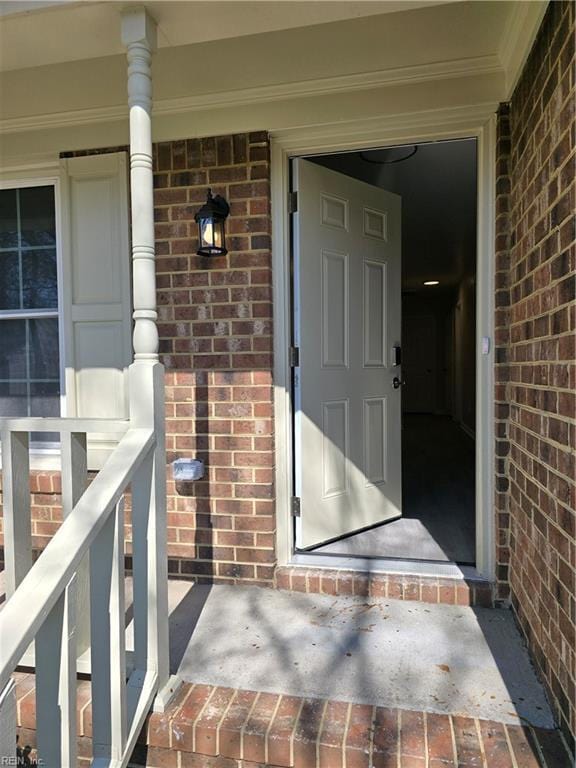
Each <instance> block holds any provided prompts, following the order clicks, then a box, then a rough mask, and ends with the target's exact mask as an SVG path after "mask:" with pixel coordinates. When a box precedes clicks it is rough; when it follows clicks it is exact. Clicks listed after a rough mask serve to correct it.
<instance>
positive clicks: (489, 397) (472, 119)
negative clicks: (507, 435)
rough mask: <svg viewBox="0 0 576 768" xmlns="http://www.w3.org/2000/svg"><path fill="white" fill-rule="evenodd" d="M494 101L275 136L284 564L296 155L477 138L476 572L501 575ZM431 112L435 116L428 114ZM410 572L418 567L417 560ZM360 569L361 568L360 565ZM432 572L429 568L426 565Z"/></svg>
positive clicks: (282, 555)
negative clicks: (291, 198)
mask: <svg viewBox="0 0 576 768" xmlns="http://www.w3.org/2000/svg"><path fill="white" fill-rule="evenodd" d="M494 111H495V110H494V107H493V105H486V104H484V105H476V106H474V107H471V108H468V109H458V110H450V111H449V112H447V111H446V110H444V111H442V110H440V111H438V112H434V111H431V112H428V113H426V114H422V113H419V114H418V115H405V116H403V117H402V116H398V117H396V118H395V119H394V120H393V121H390V120H389V119H385V118H380V119H378V120H376V119H375V120H370V121H358V122H354V121H350V122H348V123H346V124H345V125H342V124H341V123H339V124H336V125H328V126H323V127H316V128H314V129H312V130H311V129H307V128H305V129H300V130H297V129H293V130H288V131H278V132H276V133H274V134H273V136H272V142H271V178H272V261H273V267H272V274H273V300H274V417H275V431H276V434H275V444H276V470H275V481H276V521H277V534H276V551H277V560H278V565H280V566H283V565H288V564H290V563H292V562H294V554H293V531H292V518H291V513H290V497H291V495H292V476H293V462H292V410H291V408H292V404H291V396H290V377H291V373H290V367H289V365H288V349H289V346H290V342H291V310H290V291H291V285H290V241H289V235H290V221H289V214H288V191H289V183H288V182H289V161H290V159H291V158H292V157H296V156H299V155H306V154H314V153H316V154H321V153H322V154H323V153H328V152H338V151H341V152H345V151H350V150H352V149H358V148H360V147H362V148H370V147H382V146H386V145H388V146H390V145H392V144H395V143H399V142H404V143H415V142H418V141H423V140H435V139H436V140H437V139H449V138H452V139H461V138H476V139H477V142H478V143H477V147H478V155H477V157H478V160H477V163H478V197H477V200H478V203H477V207H478V223H477V302H476V306H477V309H476V315H477V316H476V335H477V339H478V343H477V344H476V355H477V357H476V363H477V366H476V392H477V400H476V435H477V440H476V510H477V512H476V570H477V572H478V573H479V574H480V576H481V577H483V578H486V579H489V580H493V579H494V578H495V523H494V509H493V505H492V499H493V485H494V424H493V422H494V409H493V391H494V370H493V369H494V356H493V348H494V345H493V344H491V345H490V352H489V353H488V354H487V355H482V354H481V344H480V339H481V338H482V337H483V336H487V337H489V338H490V339H493V338H494V214H495V211H494V173H495V162H496V159H495V158H496V155H495V151H496V116H495V114H494ZM426 118H428V120H426ZM410 567H411V572H415V569H416V566H415V565H414V563H413V562H412V563H411V565H410ZM360 569H361V568H360ZM422 570H423V571H425V570H426V569H422ZM423 575H425V574H423Z"/></svg>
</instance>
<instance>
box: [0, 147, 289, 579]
mask: <svg viewBox="0 0 576 768" xmlns="http://www.w3.org/2000/svg"><path fill="white" fill-rule="evenodd" d="M119 150H126V148H125V147H124V148H122V147H121V148H114V149H99V150H90V151H88V152H79V153H67V154H93V153H101V152H110V151H119ZM269 176H270V164H269V145H268V136H267V134H266V133H265V132H259V133H250V134H240V135H235V136H222V137H217V138H206V139H192V140H188V141H175V142H170V143H161V144H157V145H155V146H154V184H155V196H154V202H155V220H156V253H157V289H158V290H157V298H158V315H159V332H160V353H161V360H162V362H163V363H164V365H165V367H166V417H167V424H166V426H167V452H168V461H171V460H172V459H174V458H176V457H180V456H194V457H198V458H202V459H203V460H204V461H205V463H206V467H207V477H206V479H205V480H203V481H199V482H196V483H190V484H181V485H180V486H179V487H178V488H176V487H175V484H174V482H173V481H172V479H171V473H170V472H169V479H168V500H167V503H168V556H169V570H170V573H171V574H175V575H176V574H179V575H182V576H187V577H191V576H198V577H201V578H210V579H217V580H224V581H230V582H235V581H237V580H239V579H241V580H243V581H246V580H248V581H251V582H253V583H260V584H271V583H272V579H273V575H274V563H275V548H274V544H275V517H274V490H273V473H274V442H273V423H272V418H273V405H272V270H271V253H270V240H271V236H270V227H271V225H270V179H269ZM209 187H211V188H212V190H213V192H214V193H215V194H216V193H218V194H222V195H224V196H225V197H226V199H227V200H228V201H229V202H230V206H231V212H230V217H229V219H228V220H227V224H226V230H227V245H228V249H229V253H228V255H227V256H224V257H219V258H211V259H208V258H202V257H198V256H196V248H197V237H196V223H195V222H194V214H195V212H196V211H197V210H198V208H199V207H200V205H202V203H203V202H204V201H205V199H206V193H207V190H208V188H209ZM59 483H60V477H59V473H58V472H44V473H36V472H34V473H32V478H31V490H32V492H33V497H32V518H33V522H32V532H33V546H34V548H35V549H37V550H41V549H43V548H44V546H46V544H47V542H48V541H49V540H50V538H51V536H52V535H53V534H54V532H55V531H56V529H57V528H58V525H59V523H60V521H61V509H60V496H59ZM127 512H128V515H127V517H128V516H129V509H128V510H127ZM0 522H1V521H0ZM127 539H128V544H127V549H128V551H129V549H130V542H129V539H130V529H129V526H127Z"/></svg>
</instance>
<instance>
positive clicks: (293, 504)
mask: <svg viewBox="0 0 576 768" xmlns="http://www.w3.org/2000/svg"><path fill="white" fill-rule="evenodd" d="M290 511H291V512H292V517H300V496H292V499H291V500H290Z"/></svg>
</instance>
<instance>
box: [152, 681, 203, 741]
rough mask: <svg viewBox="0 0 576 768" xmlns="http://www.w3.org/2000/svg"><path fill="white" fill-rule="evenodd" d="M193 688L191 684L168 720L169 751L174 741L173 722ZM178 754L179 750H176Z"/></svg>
mask: <svg viewBox="0 0 576 768" xmlns="http://www.w3.org/2000/svg"><path fill="white" fill-rule="evenodd" d="M194 688H195V686H194V684H192V685H191V686H190V690H189V691H188V693H187V695H186V696H185V697H184V701H183V702H182V704H181V705H180V706H179V707H178V709H177V710H176V712H174V714H173V715H172V717H171V718H170V720H168V735H169V740H168V743H169V744H170V749H174V740H173V736H174V728H173V724H174V720H175V719H176V718H177V717H178V713H179V712H181V711H182V708H183V706H184V704H186V702H187V701H188V699H189V698H190V696H192V691H193V690H194ZM148 727H150V726H148ZM178 752H180V750H178Z"/></svg>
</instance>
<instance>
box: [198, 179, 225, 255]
mask: <svg viewBox="0 0 576 768" xmlns="http://www.w3.org/2000/svg"><path fill="white" fill-rule="evenodd" d="M229 213H230V206H229V205H228V203H227V202H226V200H225V199H224V198H223V197H221V196H220V195H215V196H214V195H212V190H211V189H209V190H208V196H207V198H206V202H205V203H204V205H203V206H202V208H200V210H199V211H198V213H197V214H196V215H195V216H194V220H195V221H196V223H197V224H198V250H197V251H196V253H197V254H198V256H225V255H226V254H227V253H228V251H227V250H226V237H225V232H224V222H225V221H226V218H227V217H228V214H229Z"/></svg>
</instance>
